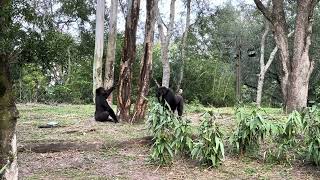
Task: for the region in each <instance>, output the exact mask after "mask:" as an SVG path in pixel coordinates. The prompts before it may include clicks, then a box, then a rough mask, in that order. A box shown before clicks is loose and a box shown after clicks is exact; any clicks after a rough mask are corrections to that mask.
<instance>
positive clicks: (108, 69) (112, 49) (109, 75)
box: [104, 0, 118, 104]
mask: <svg viewBox="0 0 320 180" xmlns="http://www.w3.org/2000/svg"><path fill="white" fill-rule="evenodd" d="M110 10H111V12H110V22H109V23H110V24H109V35H108V45H107V46H108V47H107V59H106V66H105V78H104V87H105V88H106V89H108V88H110V87H111V86H113V83H114V62H115V57H116V42H117V14H118V0H111V6H110ZM108 101H109V103H110V104H112V93H111V94H110V96H109V98H108Z"/></svg>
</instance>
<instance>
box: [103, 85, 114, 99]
mask: <svg viewBox="0 0 320 180" xmlns="http://www.w3.org/2000/svg"><path fill="white" fill-rule="evenodd" d="M115 88H116V86H112V87H111V88H110V89H108V90H106V92H105V93H104V96H105V97H106V98H108V97H109V96H110V94H111V93H112V91H113V90H114V89H115Z"/></svg>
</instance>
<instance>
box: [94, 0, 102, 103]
mask: <svg viewBox="0 0 320 180" xmlns="http://www.w3.org/2000/svg"><path fill="white" fill-rule="evenodd" d="M104 6H105V1H104V0H97V12H96V39H95V48H94V60H93V89H92V93H93V101H94V99H95V91H96V89H97V88H99V87H102V86H103V81H102V56H103V40H104V36H103V33H104Z"/></svg>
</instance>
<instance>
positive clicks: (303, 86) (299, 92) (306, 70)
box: [286, 0, 318, 112]
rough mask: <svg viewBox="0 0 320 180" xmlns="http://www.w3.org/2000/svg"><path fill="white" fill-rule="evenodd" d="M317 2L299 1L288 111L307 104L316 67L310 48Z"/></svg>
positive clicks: (314, 0) (315, 0) (311, 0)
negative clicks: (311, 79) (310, 56)
mask: <svg viewBox="0 0 320 180" xmlns="http://www.w3.org/2000/svg"><path fill="white" fill-rule="evenodd" d="M317 2H318V1H317V0H300V1H298V2H297V3H298V8H297V11H298V12H297V17H296V23H295V24H296V30H295V36H294V45H293V58H292V61H291V73H290V75H289V84H288V99H287V103H286V110H287V112H291V111H293V110H301V109H302V108H303V107H306V106H307V101H308V87H309V79H310V76H311V73H312V71H313V68H314V65H313V63H314V62H313V61H312V60H310V58H309V48H310V45H311V34H312V22H313V19H312V18H313V11H314V8H315V6H316V4H317Z"/></svg>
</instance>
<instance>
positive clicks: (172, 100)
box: [156, 86, 183, 116]
mask: <svg viewBox="0 0 320 180" xmlns="http://www.w3.org/2000/svg"><path fill="white" fill-rule="evenodd" d="M156 96H157V98H158V101H159V102H160V103H161V104H162V105H163V106H165V101H166V102H167V103H168V104H169V106H170V108H171V110H172V112H173V113H174V111H175V110H178V115H179V116H182V111H183V97H182V96H181V95H180V94H178V95H175V94H174V93H173V91H172V90H171V89H169V88H167V87H164V86H161V87H159V88H158V89H157V92H156ZM160 97H161V99H160Z"/></svg>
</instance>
